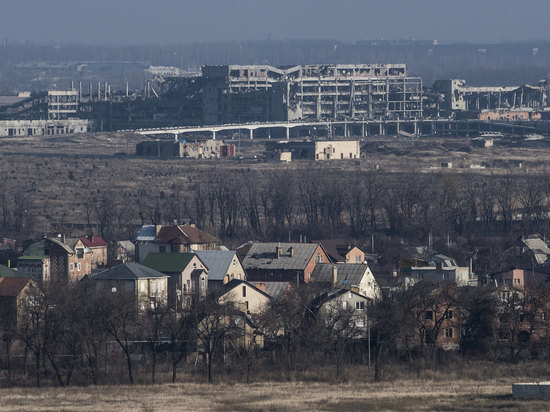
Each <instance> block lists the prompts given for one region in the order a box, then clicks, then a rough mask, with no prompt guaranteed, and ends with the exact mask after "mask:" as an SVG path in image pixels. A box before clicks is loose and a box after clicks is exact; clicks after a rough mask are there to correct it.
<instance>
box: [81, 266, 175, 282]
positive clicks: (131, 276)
mask: <svg viewBox="0 0 550 412" xmlns="http://www.w3.org/2000/svg"><path fill="white" fill-rule="evenodd" d="M166 277H168V275H165V274H164V273H161V272H159V271H157V270H154V269H151V268H149V267H147V266H144V265H140V264H139V263H135V262H128V263H122V264H120V265H116V266H113V267H112V268H110V269H107V270H104V271H103V272H100V273H98V274H96V275H92V276H90V279H93V280H137V279H151V278H166Z"/></svg>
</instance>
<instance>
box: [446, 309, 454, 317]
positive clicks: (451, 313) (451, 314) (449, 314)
mask: <svg viewBox="0 0 550 412" xmlns="http://www.w3.org/2000/svg"><path fill="white" fill-rule="evenodd" d="M445 318H446V319H452V318H453V311H452V310H448V311H447V312H445Z"/></svg>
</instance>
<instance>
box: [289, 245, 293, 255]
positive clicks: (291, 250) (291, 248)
mask: <svg viewBox="0 0 550 412" xmlns="http://www.w3.org/2000/svg"><path fill="white" fill-rule="evenodd" d="M288 251H289V252H290V257H294V248H293V247H292V246H291V247H290V249H288Z"/></svg>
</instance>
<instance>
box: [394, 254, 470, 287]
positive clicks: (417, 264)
mask: <svg viewBox="0 0 550 412" xmlns="http://www.w3.org/2000/svg"><path fill="white" fill-rule="evenodd" d="M399 266H400V274H401V276H408V277H411V278H413V279H415V280H416V281H421V280H426V281H429V282H452V283H456V284H457V285H458V286H468V285H472V284H477V277H476V276H475V275H473V274H472V273H471V271H470V268H469V267H468V266H465V267H461V266H458V265H457V263H456V261H455V260H454V259H453V258H450V257H448V256H445V255H441V254H436V255H432V256H429V257H427V258H425V259H420V258H413V259H409V260H403V261H401V262H399Z"/></svg>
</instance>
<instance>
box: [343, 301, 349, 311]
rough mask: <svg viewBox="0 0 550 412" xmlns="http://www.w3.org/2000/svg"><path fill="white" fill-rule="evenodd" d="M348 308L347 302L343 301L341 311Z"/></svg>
mask: <svg viewBox="0 0 550 412" xmlns="http://www.w3.org/2000/svg"><path fill="white" fill-rule="evenodd" d="M347 308H348V302H347V301H346V300H345V301H343V302H342V309H347Z"/></svg>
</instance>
